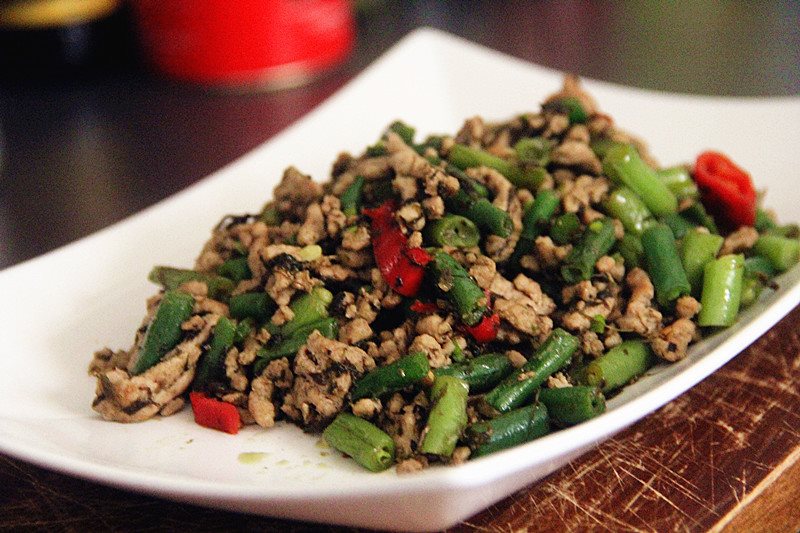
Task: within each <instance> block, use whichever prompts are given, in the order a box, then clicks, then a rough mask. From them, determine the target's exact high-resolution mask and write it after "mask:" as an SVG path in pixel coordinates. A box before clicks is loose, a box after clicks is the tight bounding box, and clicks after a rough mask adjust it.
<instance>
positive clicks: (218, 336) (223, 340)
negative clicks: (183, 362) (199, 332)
mask: <svg viewBox="0 0 800 533" xmlns="http://www.w3.org/2000/svg"><path fill="white" fill-rule="evenodd" d="M235 338H236V322H235V321H233V320H230V319H229V318H227V317H224V316H223V317H220V319H219V320H218V321H217V324H216V326H214V334H213V337H212V338H211V343H210V344H209V346H208V350H207V351H206V353H204V354H203V355H202V357H201V358H200V361H199V363H198V364H197V372H195V376H194V381H193V382H192V388H194V390H206V389H208V388H209V386H210V385H211V384H212V383H215V382H219V381H221V380H222V379H223V378H224V377H225V356H226V355H227V354H228V350H229V349H230V348H231V346H233V343H234V340H235Z"/></svg>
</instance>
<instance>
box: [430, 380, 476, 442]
mask: <svg viewBox="0 0 800 533" xmlns="http://www.w3.org/2000/svg"><path fill="white" fill-rule="evenodd" d="M468 396H469V386H468V385H467V384H466V383H465V382H463V381H461V380H460V379H458V378H456V377H453V376H439V377H437V378H436V380H435V381H434V383H433V389H432V390H431V401H432V402H433V408H432V409H431V412H430V414H429V415H428V423H427V425H426V428H425V437H424V438H423V439H422V443H421V445H420V450H421V451H422V453H428V454H433V455H438V456H440V457H450V456H451V455H453V450H455V447H456V443H457V442H458V439H459V438H460V437H461V433H462V432H463V431H464V428H465V427H467V397H468Z"/></svg>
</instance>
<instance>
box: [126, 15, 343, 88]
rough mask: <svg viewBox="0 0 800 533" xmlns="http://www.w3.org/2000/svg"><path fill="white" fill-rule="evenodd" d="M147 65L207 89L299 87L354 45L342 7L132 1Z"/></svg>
mask: <svg viewBox="0 0 800 533" xmlns="http://www.w3.org/2000/svg"><path fill="white" fill-rule="evenodd" d="M132 4H133V8H134V13H135V15H136V18H137V22H138V26H139V33H140V36H141V41H142V44H143V47H144V49H145V52H146V54H147V56H148V57H149V59H150V60H151V61H152V63H153V64H154V65H155V66H156V67H157V68H158V69H159V70H161V71H162V72H164V73H165V74H167V75H170V76H172V77H175V78H178V79H182V80H188V81H193V82H198V83H203V84H212V85H288V84H297V83H300V82H302V81H304V80H306V79H308V78H309V77H310V76H313V75H314V74H315V73H317V72H319V71H321V70H324V69H325V68H327V67H330V66H332V65H334V64H336V63H337V62H338V61H340V60H342V59H343V58H344V57H345V56H346V55H347V53H348V52H349V51H350V50H351V48H352V46H353V41H354V35H355V31H354V23H353V14H352V7H351V5H350V2H349V1H348V0H134V1H133V2H132Z"/></svg>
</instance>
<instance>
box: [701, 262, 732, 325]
mask: <svg viewBox="0 0 800 533" xmlns="http://www.w3.org/2000/svg"><path fill="white" fill-rule="evenodd" d="M743 277H744V256H743V255H741V254H735V255H734V254H730V255H723V256H722V257H720V258H719V259H715V260H714V261H710V262H709V263H708V264H706V266H705V270H704V273H703V293H702V297H701V300H700V303H701V304H702V307H701V309H700V314H699V315H698V317H697V323H698V324H700V325H701V326H730V325H732V324H733V323H734V322H735V321H736V315H738V314H739V304H740V302H741V295H742V280H743Z"/></svg>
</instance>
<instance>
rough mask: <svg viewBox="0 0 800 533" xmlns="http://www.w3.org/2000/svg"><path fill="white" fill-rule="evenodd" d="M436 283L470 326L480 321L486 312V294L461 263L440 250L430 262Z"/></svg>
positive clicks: (462, 319)
mask: <svg viewBox="0 0 800 533" xmlns="http://www.w3.org/2000/svg"><path fill="white" fill-rule="evenodd" d="M429 266H430V268H431V269H432V271H433V274H434V279H435V280H436V285H437V287H439V289H440V290H441V291H442V292H443V293H444V295H445V297H446V298H447V299H448V300H449V301H450V303H451V304H453V307H455V308H456V311H457V313H458V315H459V317H460V318H461V321H462V322H464V323H465V324H467V325H468V326H473V325H475V324H477V323H478V321H480V319H481V318H482V317H483V315H484V313H485V312H486V309H487V307H486V296H485V295H484V293H483V289H481V288H480V287H478V284H477V283H475V280H473V279H472V277H470V275H469V272H467V271H466V270H465V269H464V267H463V266H461V264H460V263H459V262H458V261H456V260H455V259H453V258H452V257H450V255H448V254H447V253H445V252H442V251H438V252H436V253H435V254H434V255H433V261H431V262H430V264H429Z"/></svg>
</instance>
